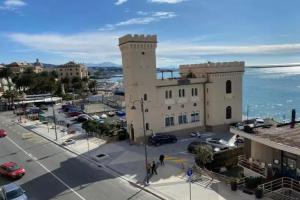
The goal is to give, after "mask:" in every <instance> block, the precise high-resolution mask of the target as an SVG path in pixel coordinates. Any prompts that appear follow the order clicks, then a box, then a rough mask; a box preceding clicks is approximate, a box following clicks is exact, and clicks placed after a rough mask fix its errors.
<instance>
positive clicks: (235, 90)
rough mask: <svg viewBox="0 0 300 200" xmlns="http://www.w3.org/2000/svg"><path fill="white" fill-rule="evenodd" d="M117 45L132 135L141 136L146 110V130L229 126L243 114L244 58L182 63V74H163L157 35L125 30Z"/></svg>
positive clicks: (128, 125) (176, 132) (136, 137)
mask: <svg viewBox="0 0 300 200" xmlns="http://www.w3.org/2000/svg"><path fill="white" fill-rule="evenodd" d="M119 47H120V50H121V53H122V63H123V74H124V88H125V107H126V120H127V127H128V132H129V134H130V138H131V139H132V140H135V141H140V140H141V139H142V138H143V118H142V113H144V116H145V117H144V119H145V123H144V126H145V130H146V134H147V135H150V134H151V133H168V132H172V133H174V134H183V133H188V132H190V131H195V130H198V131H199V130H211V131H217V130H225V129H228V124H230V123H233V122H237V121H241V120H242V79H243V73H244V62H228V63H205V64H195V65H181V66H180V74H181V77H179V78H171V79H160V80H159V79H157V77H156V47H157V37H156V35H150V36H144V35H125V36H123V37H121V38H120V39H119ZM142 106H143V107H144V110H143V112H142V110H141V107H142ZM132 108H134V109H132Z"/></svg>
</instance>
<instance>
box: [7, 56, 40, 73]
mask: <svg viewBox="0 0 300 200" xmlns="http://www.w3.org/2000/svg"><path fill="white" fill-rule="evenodd" d="M6 67H8V68H10V69H11V70H12V72H13V73H22V72H24V71H25V70H26V69H32V70H33V72H35V73H40V72H42V71H43V69H44V66H43V64H42V63H40V62H39V59H36V62H35V63H33V64H31V63H27V62H13V63H10V64H8V65H6Z"/></svg>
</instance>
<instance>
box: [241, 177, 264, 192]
mask: <svg viewBox="0 0 300 200" xmlns="http://www.w3.org/2000/svg"><path fill="white" fill-rule="evenodd" d="M262 183H263V178H262V177H252V176H250V177H247V178H245V185H246V187H247V188H248V189H255V188H256V187H257V186H258V185H260V184H262Z"/></svg>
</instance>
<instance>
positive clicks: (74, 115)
mask: <svg viewBox="0 0 300 200" xmlns="http://www.w3.org/2000/svg"><path fill="white" fill-rule="evenodd" d="M81 114H82V112H77V111H74V112H69V117H76V116H78V115H81Z"/></svg>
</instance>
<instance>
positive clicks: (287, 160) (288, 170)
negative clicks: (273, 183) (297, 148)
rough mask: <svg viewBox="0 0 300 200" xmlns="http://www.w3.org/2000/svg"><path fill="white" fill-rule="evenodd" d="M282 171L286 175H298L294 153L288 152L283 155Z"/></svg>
mask: <svg viewBox="0 0 300 200" xmlns="http://www.w3.org/2000/svg"><path fill="white" fill-rule="evenodd" d="M282 172H283V175H284V176H288V177H292V178H294V177H296V176H297V161H296V158H294V155H291V156H290V155H287V154H286V153H284V154H283V156H282Z"/></svg>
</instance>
